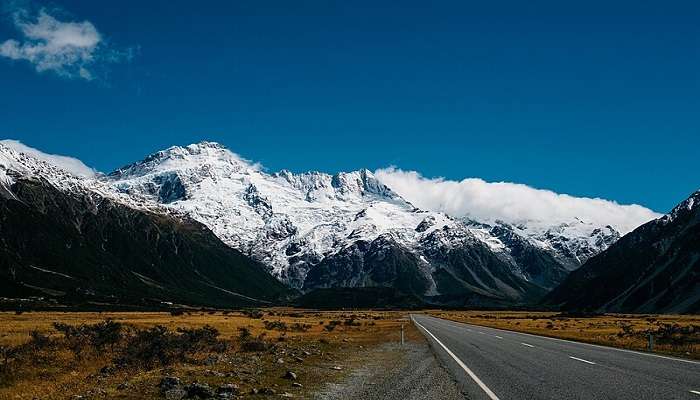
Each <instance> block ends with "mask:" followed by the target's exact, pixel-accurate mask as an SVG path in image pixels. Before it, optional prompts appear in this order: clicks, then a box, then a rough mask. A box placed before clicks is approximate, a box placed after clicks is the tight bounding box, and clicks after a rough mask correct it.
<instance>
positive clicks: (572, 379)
mask: <svg viewBox="0 0 700 400" xmlns="http://www.w3.org/2000/svg"><path fill="white" fill-rule="evenodd" d="M411 318H412V319H413V322H414V323H415V325H416V326H417V327H418V329H419V330H420V331H421V332H423V334H425V336H426V338H427V339H428V340H429V341H430V343H431V345H432V346H433V349H434V350H435V353H436V354H437V356H438V358H439V359H440V361H441V362H442V363H443V365H444V366H445V367H446V368H447V369H448V370H449V371H450V372H451V374H452V375H453V376H454V378H455V379H457V381H458V383H459V385H460V387H461V389H462V390H463V391H464V393H465V394H466V395H467V398H468V399H470V400H478V399H489V400H498V399H500V400H506V399H527V400H529V399H557V400H560V399H616V400H625V399H634V400H641V399H650V400H651V399H653V400H662V399H664V400H666V399H690V400H700V362H697V361H691V360H683V359H678V358H673V357H665V356H661V355H655V354H647V353H639V352H633V351H628V350H621V349H614V348H610V347H603V346H596V345H590V344H585V343H577V342H571V341H567V340H561V339H553V338H547V337H543V336H535V335H529V334H525V333H517V332H510V331H504V330H500V329H494V328H486V327H482V326H476V325H468V324H463V323H458V322H452V321H447V320H443V319H439V318H434V317H429V316H426V315H412V316H411Z"/></svg>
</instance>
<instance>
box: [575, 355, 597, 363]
mask: <svg viewBox="0 0 700 400" xmlns="http://www.w3.org/2000/svg"><path fill="white" fill-rule="evenodd" d="M569 358H570V359H572V360H576V361H581V362H585V363H586V364H591V365H595V363H594V362H593V361H588V360H584V359H583V358H578V357H574V356H569Z"/></svg>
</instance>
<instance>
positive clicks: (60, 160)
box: [0, 139, 97, 177]
mask: <svg viewBox="0 0 700 400" xmlns="http://www.w3.org/2000/svg"><path fill="white" fill-rule="evenodd" d="M0 146H5V147H9V148H11V149H13V150H15V151H18V152H20V153H24V154H26V155H28V156H32V157H34V158H36V159H39V160H42V161H46V162H47V163H49V164H52V165H55V166H57V167H59V168H62V169H64V170H66V171H68V172H70V173H71V174H73V175H75V176H82V177H91V176H95V174H96V173H97V171H95V170H94V169H92V168H90V167H88V166H87V165H85V164H83V162H82V161H80V160H78V159H77V158H73V157H68V156H60V155H57V154H48V153H44V152H43V151H41V150H37V149H35V148H33V147H29V146H27V145H25V144H24V143H22V142H20V141H19V140H12V139H4V140H0Z"/></svg>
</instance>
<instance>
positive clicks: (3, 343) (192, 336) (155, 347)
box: [0, 308, 421, 399]
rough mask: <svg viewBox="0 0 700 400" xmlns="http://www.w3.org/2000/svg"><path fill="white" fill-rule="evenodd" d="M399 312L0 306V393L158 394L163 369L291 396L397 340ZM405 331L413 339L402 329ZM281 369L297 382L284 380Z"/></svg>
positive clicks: (333, 377)
mask: <svg viewBox="0 0 700 400" xmlns="http://www.w3.org/2000/svg"><path fill="white" fill-rule="evenodd" d="M403 315H404V314H403V313H397V312H354V313H353V312H316V311H312V310H298V309H285V308H275V309H261V310H246V311H244V312H234V311H226V312H211V311H206V312H202V311H188V310H182V311H178V312H175V313H166V312H161V313H158V312H153V313H143V312H131V313H130V312H109V313H107V312H105V313H96V312H81V313H76V312H65V313H63V312H25V313H22V314H19V315H18V314H15V313H0V365H2V364H3V361H6V364H5V365H6V368H4V370H3V371H0V399H33V398H41V399H63V398H70V397H71V396H73V395H83V396H85V397H86V398H106V399H109V398H119V399H148V398H160V394H159V392H158V388H157V384H158V382H159V381H160V379H161V378H162V377H163V376H167V375H175V376H179V377H180V378H181V379H182V380H183V381H186V382H194V381H198V382H206V383H209V384H211V385H221V384H225V383H233V384H236V385H238V386H239V387H240V388H241V391H242V392H244V393H247V392H248V391H250V390H252V389H254V388H258V389H260V388H262V387H267V388H274V389H275V390H277V392H278V394H279V393H283V392H285V391H287V392H292V393H294V394H295V395H296V396H297V397H299V396H303V395H304V393H308V392H309V391H313V390H314V389H315V388H317V387H319V385H322V384H324V383H325V382H332V381H335V380H339V379H341V378H342V377H343V376H344V374H346V373H347V372H348V371H349V370H351V369H352V364H353V363H360V362H361V360H362V358H363V357H370V356H371V350H370V349H371V347H372V346H374V345H376V344H379V343H382V342H385V341H390V340H391V341H398V340H399V332H400V325H401V324H402V323H403V324H406V325H407V326H408V323H407V322H406V321H401V320H400V318H401V317H402V316H403ZM329 324H330V325H332V326H333V329H332V330H328V329H327V328H326V327H327V326H329ZM407 337H408V339H409V340H419V339H420V338H421V336H420V333H418V332H417V331H413V330H410V329H407ZM3 349H5V350H8V351H9V353H3ZM3 355H6V356H7V358H6V360H4V359H3ZM280 359H283V361H284V362H283V363H279V360H280ZM337 365H340V366H342V367H343V368H342V370H336V369H333V368H332V367H334V366H337ZM288 369H293V370H294V371H295V372H296V373H297V374H298V375H299V380H298V382H299V383H301V384H302V386H303V387H302V388H299V387H292V386H291V383H290V381H289V380H287V379H284V378H283V376H284V374H285V372H286V371H287V370H288Z"/></svg>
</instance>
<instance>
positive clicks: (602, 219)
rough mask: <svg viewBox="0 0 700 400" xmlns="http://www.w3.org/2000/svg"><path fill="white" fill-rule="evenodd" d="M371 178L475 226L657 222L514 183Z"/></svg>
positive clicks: (389, 174) (623, 208)
mask: <svg viewBox="0 0 700 400" xmlns="http://www.w3.org/2000/svg"><path fill="white" fill-rule="evenodd" d="M375 175H376V176H377V178H378V179H379V180H381V181H382V182H383V183H384V184H385V185H387V186H389V187H390V188H391V189H392V190H394V191H395V192H396V193H398V194H399V195H401V196H402V197H404V198H405V199H406V200H408V201H410V202H412V203H413V205H415V206H416V207H418V208H422V209H427V210H433V211H441V212H444V213H446V214H449V215H452V216H455V217H469V218H473V219H475V220H478V221H494V220H502V221H505V222H508V223H514V224H517V223H521V222H525V221H528V222H541V223H543V224H546V225H555V224H560V223H570V222H573V221H575V219H576V218H579V219H581V220H582V221H584V222H588V223H593V224H597V225H611V226H613V227H614V228H615V229H617V230H619V231H620V232H621V233H623V234H624V233H627V232H630V231H631V230H633V229H634V228H636V227H638V226H639V225H641V224H643V223H645V222H648V221H650V220H652V219H655V218H658V217H660V216H661V214H658V213H656V212H654V211H652V210H650V209H648V208H646V207H643V206H640V205H637V204H630V205H621V204H618V203H616V202H614V201H610V200H604V199H599V198H585V197H574V196H570V195H567V194H559V193H555V192H552V191H550V190H542V189H536V188H532V187H530V186H527V185H523V184H518V183H510V182H486V181H484V180H483V179H479V178H468V179H464V180H461V181H451V180H446V179H443V178H426V177H424V176H422V175H421V174H420V173H418V172H415V171H403V170H401V169H397V168H394V167H390V168H384V169H379V170H377V171H376V172H375Z"/></svg>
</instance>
